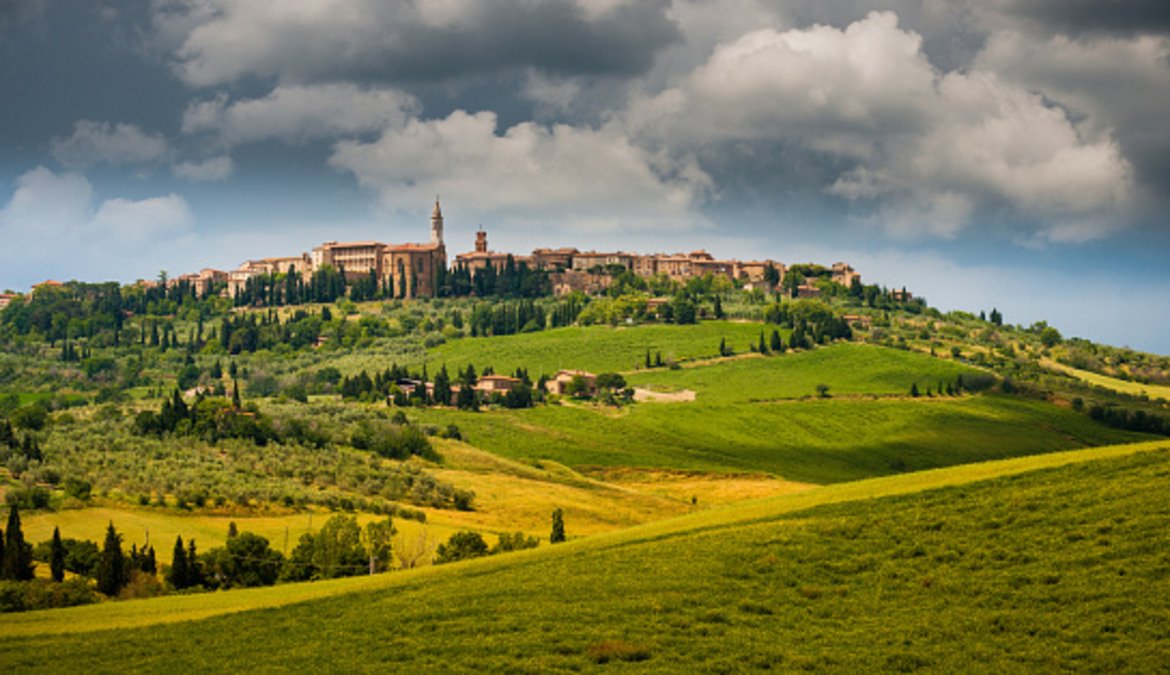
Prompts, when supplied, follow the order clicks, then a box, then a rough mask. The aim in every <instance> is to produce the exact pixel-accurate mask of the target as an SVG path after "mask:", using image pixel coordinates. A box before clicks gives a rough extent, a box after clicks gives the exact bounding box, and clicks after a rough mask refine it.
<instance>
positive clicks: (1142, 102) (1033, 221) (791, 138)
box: [0, 0, 1170, 354]
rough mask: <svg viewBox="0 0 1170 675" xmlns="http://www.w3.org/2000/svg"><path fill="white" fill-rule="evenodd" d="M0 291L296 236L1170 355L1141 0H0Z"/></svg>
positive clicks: (1169, 22)
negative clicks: (788, 290)
mask: <svg viewBox="0 0 1170 675" xmlns="http://www.w3.org/2000/svg"><path fill="white" fill-rule="evenodd" d="M0 101H2V103H0V289H2V288H10V289H15V290H24V289H27V288H28V287H29V286H30V285H31V284H33V283H36V282H38V281H41V280H43V279H45V278H56V279H62V280H64V279H71V278H77V279H83V280H89V281H96V280H107V279H117V280H120V281H133V280H134V279H136V278H152V277H155V276H157V274H158V272H159V270H164V269H165V270H167V271H168V272H169V273H171V274H172V275H174V274H178V273H182V272H187V271H194V270H197V269H199V268H201V267H204V266H213V267H218V268H223V269H230V268H233V267H235V266H236V265H238V264H239V263H240V262H242V261H243V260H245V259H248V258H252V257H260V256H269V255H289V254H295V253H299V252H301V251H306V250H309V249H311V248H312V247H313V246H314V245H316V244H318V243H320V242H321V241H324V240H328V239H340V240H347V239H369V238H373V239H379V240H382V241H389V242H404V241H423V240H425V239H426V237H427V215H428V214H429V212H430V207H431V203H432V200H433V199H434V197H435V195H436V194H440V195H442V200H443V206H444V214H445V216H446V219H447V244H448V249H449V251H451V252H452V253H455V252H460V251H464V250H468V249H470V248H471V247H472V241H473V237H474V234H473V233H474V231H475V229H476V228H477V227H479V226H480V225H482V226H483V227H484V228H486V229H487V230H488V232H489V237H490V241H491V244H492V247H493V248H495V249H498V250H512V251H515V252H527V251H529V250H531V249H532V248H533V247H535V246H560V245H572V246H577V247H579V248H586V249H587V248H599V249H604V248H620V249H624V250H634V251H640V252H654V251H675V250H691V249H694V248H699V247H706V248H707V249H708V250H710V251H712V252H713V253H714V254H716V255H717V256H720V257H740V258H761V257H772V258H776V259H779V260H781V261H783V262H785V263H792V262H803V261H810V260H811V261H816V262H822V263H831V262H834V261H836V260H848V261H850V262H852V263H853V264H854V266H855V267H857V268H858V270H859V271H860V272H861V273H862V275H863V279H864V280H865V281H867V282H874V283H881V284H884V285H887V286H891V287H901V286H907V287H909V288H910V289H912V290H914V291H916V292H918V293H920V294H922V295H925V296H926V297H927V298H928V300H929V301H930V302H931V303H932V304H934V305H936V306H939V307H940V308H942V309H965V310H969V311H975V312H977V311H979V310H981V309H985V310H990V309H991V308H992V307H993V306H994V307H998V308H999V309H1000V310H1001V311H1003V312H1004V314H1005V318H1006V319H1007V320H1008V321H1010V322H1012V323H1021V324H1025V325H1027V324H1030V323H1032V322H1034V321H1037V320H1041V319H1046V320H1048V321H1049V322H1050V323H1052V324H1054V325H1056V326H1057V327H1058V328H1060V329H1061V330H1062V331H1063V332H1064V333H1065V335H1078V336H1084V337H1089V338H1092V339H1096V340H1101V341H1105V342H1109V343H1112V344H1117V345H1129V346H1133V347H1136V348H1141V349H1146V350H1151V351H1156V352H1160V353H1163V354H1167V353H1170V217H1168V216H1167V213H1170V211H1168V207H1170V123H1168V122H1167V119H1168V117H1167V112H1166V111H1167V110H1168V109H1170V3H1167V2H1165V0H1138V1H1133V2H1125V1H1119V0H1115V1H1112V2H1102V1H1095V0H978V1H977V0H963V1H960V0H956V1H953V2H948V1H946V0H917V1H913V0H902V1H900V0H891V1H889V2H885V3H881V4H875V3H869V2H860V1H853V0H840V1H834V2H823V1H822V0H674V1H673V2H672V1H669V0H661V1H659V0H562V1H548V2H539V1H537V0H492V1H491V2H485V1H484V0H413V1H409V2H407V1H403V2H389V1H386V0H345V1H343V0H248V1H247V2H236V1H232V0H138V1H126V2H103V1H101V0H92V1H87V2H75V1H71V0H40V1H36V0H0Z"/></svg>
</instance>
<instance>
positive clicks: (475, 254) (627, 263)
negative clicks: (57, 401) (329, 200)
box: [143, 198, 860, 297]
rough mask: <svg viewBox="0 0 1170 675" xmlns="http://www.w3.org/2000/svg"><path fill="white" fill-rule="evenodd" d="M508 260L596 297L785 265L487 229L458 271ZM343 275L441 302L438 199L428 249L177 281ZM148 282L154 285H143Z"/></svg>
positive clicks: (356, 251) (316, 252)
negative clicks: (589, 246)
mask: <svg viewBox="0 0 1170 675" xmlns="http://www.w3.org/2000/svg"><path fill="white" fill-rule="evenodd" d="M509 259H510V260H511V261H512V263H513V264H514V265H516V266H520V265H525V266H527V267H528V269H531V270H545V271H548V272H549V273H550V278H551V281H552V285H553V291H554V293H555V294H556V295H565V294H567V293H572V292H574V291H581V292H586V293H595V292H599V291H602V290H604V289H605V288H606V287H608V286H609V283H610V282H611V280H612V278H613V277H612V272H613V271H614V270H615V269H617V268H619V267H620V268H624V269H626V270H629V271H630V272H633V273H634V274H637V275H639V276H643V277H651V276H656V275H665V276H666V277H668V278H670V279H673V280H677V281H685V280H687V279H690V278H692V277H701V276H704V275H707V274H713V275H723V276H726V277H727V278H729V279H731V280H733V281H738V282H740V283H742V284H743V285H744V286H745V287H749V288H751V287H763V286H764V285H765V283H766V277H767V270H768V268H769V267H771V268H774V269H775V270H776V272H777V275H778V278H783V276H784V272H785V266H784V265H783V264H782V263H780V262H778V261H775V260H750V261H741V260H717V259H715V257H714V256H712V255H711V254H710V253H707V252H706V251H703V250H698V251H691V252H690V253H670V254H668V253H654V254H649V255H640V254H637V253H626V252H623V251H617V252H598V251H580V250H578V249H576V248H556V249H551V248H538V249H535V250H533V251H532V254H531V255H514V254H511V253H504V252H497V251H492V250H490V249H489V248H488V241H487V232H485V231H483V230H482V229H480V230H479V231H478V232H477V233H476V237H475V250H473V251H468V252H467V253H460V254H458V255H456V256H455V261H454V265H453V267H452V269H465V270H467V271H468V272H470V273H471V275H472V276H474V275H476V274H479V273H481V272H483V271H484V270H486V269H488V268H489V267H491V268H493V269H494V270H495V271H497V272H499V271H501V270H503V269H504V268H505V266H506V265H507V264H508V261H509ZM326 265H328V266H332V267H333V268H335V269H339V270H344V272H345V276H346V277H347V279H349V280H351V281H352V280H355V279H360V278H368V277H371V276H373V277H374V278H375V279H376V280H377V281H378V283H379V284H382V285H384V286H385V287H386V288H394V289H404V292H403V293H401V295H403V296H404V297H434V296H435V294H436V291H437V287H438V279H439V271H440V270H445V269H447V249H446V246H445V244H444V243H443V212H442V209H441V208H440V206H439V200H438V199H437V198H436V199H435V208H434V210H433V211H432V212H431V238H430V242H428V243H425V244H421V243H413V244H385V243H382V242H377V241H356V242H343V243H339V242H336V241H328V242H325V243H323V244H321V245H320V246H317V247H315V248H314V249H313V250H312V252H311V253H302V254H300V255H299V256H289V257H277V258H262V259H259V260H249V261H247V262H245V263H243V264H242V265H240V266H239V267H238V268H236V269H235V270H232V271H230V272H223V271H220V270H214V269H204V270H202V271H200V272H198V273H194V274H185V275H182V276H180V277H177V278H175V279H172V280H171V282H172V283H182V282H186V283H188V284H190V285H191V286H192V287H193V288H194V289H195V292H196V293H203V292H204V291H205V290H206V289H209V288H213V287H214V286H215V285H216V284H224V283H226V289H225V291H224V292H225V293H226V294H227V295H228V296H229V297H233V296H235V295H236V294H238V293H239V292H240V291H241V290H242V289H243V288H244V287H245V286H246V284H247V283H248V280H249V279H251V278H253V277H256V276H259V275H271V274H286V273H290V272H291V273H294V274H299V275H302V276H303V277H306V278H307V277H309V276H310V275H312V274H313V273H314V272H315V271H317V270H319V269H321V268H323V267H324V266H326ZM832 274H833V281H835V282H837V283H839V284H842V285H844V286H849V285H851V284H852V283H853V280H854V279H860V275H859V274H858V273H857V272H856V271H854V269H853V268H852V267H850V266H849V265H848V264H846V263H836V264H834V265H833V267H832ZM143 283H147V282H143ZM801 291H802V293H801V294H802V295H815V294H816V293H817V292H818V291H817V289H816V288H815V287H812V286H809V287H807V288H802V289H801Z"/></svg>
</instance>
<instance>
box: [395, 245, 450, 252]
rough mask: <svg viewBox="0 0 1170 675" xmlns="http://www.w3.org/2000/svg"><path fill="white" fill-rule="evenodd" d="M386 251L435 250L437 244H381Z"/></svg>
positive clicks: (437, 246)
mask: <svg viewBox="0 0 1170 675" xmlns="http://www.w3.org/2000/svg"><path fill="white" fill-rule="evenodd" d="M382 247H383V249H385V250H387V251H435V250H438V248H439V244H382Z"/></svg>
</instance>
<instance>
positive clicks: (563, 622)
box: [0, 442, 1170, 672]
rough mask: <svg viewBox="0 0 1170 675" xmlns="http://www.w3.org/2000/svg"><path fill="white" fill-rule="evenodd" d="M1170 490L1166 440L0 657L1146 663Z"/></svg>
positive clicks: (27, 623)
mask: <svg viewBox="0 0 1170 675" xmlns="http://www.w3.org/2000/svg"><path fill="white" fill-rule="evenodd" d="M1168 477H1170V444H1168V443H1166V442H1160V443H1146V444H1141V445H1136V446H1122V447H1105V448H1093V449H1089V450H1082V451H1075V452H1068V453H1057V454H1049V455H1041V456H1036V457H1028V458H1017V459H1012V460H1005V461H999V462H989V463H982V464H975V465H968V466H962V467H953V468H949V469H940V470H935V471H926V472H921V473H917V474H913V475H904V476H892V477H886V478H879V479H873V480H867V481H861V482H856V483H847V484H840V485H833V486H826V487H823V488H819V489H817V490H814V491H812V492H807V493H803V494H799V495H791V496H785V497H776V498H770V499H766V500H761V501H758V502H752V503H749V504H742V505H735V506H730V507H725V508H720V509H712V510H709V511H705V512H702V513H698V514H693V515H691V516H686V517H681V518H676V519H671V520H667V521H662V522H659V523H652V524H649V525H645V526H640V527H636V528H631V529H629V530H625V531H622V532H617V533H613V534H609V535H599V536H597V537H591V538H589V539H585V540H580V541H576V542H570V543H568V544H565V545H561V546H555V547H545V548H542V549H539V550H536V551H530V552H523V553H518V554H511V555H508V556H500V557H496V558H492V559H484V560H480V561H474V562H471V563H464V564H458V565H454V566H449V567H445V568H444V567H437V568H430V569H426V570H419V571H415V572H410V573H400V574H390V575H382V576H379V577H370V578H361V579H349V580H340V581H335V582H323V583H316V584H301V585H293V586H284V587H276V588H270V589H259V590H256V591H240V592H231V593H218V594H206V595H202V596H186V597H169V598H162V599H156V600H149V601H133V602H124V603H118V604H113V605H105V606H90V607H80V608H72V609H68V610H56V611H50V612H36V613H30V614H24V615H12V616H5V617H0V635H4V636H5V637H4V638H3V639H2V640H0V664H4V665H5V667H7V668H8V669H9V670H11V671H21V672H23V671H58V672H59V671H61V670H66V671H69V670H77V669H80V668H83V667H84V668H86V669H93V670H97V671H110V670H119V671H124V670H136V671H146V670H153V671H157V670H160V669H166V670H173V669H180V670H196V669H199V670H204V669H212V670H227V669H233V670H235V669H239V668H240V667H241V664H247V665H248V667H260V668H263V669H297V670H304V669H330V670H362V671H366V670H379V671H385V670H388V669H410V670H416V671H417V670H445V671H469V670H480V671H482V670H579V669H581V668H585V667H590V666H595V665H597V664H599V663H603V662H606V661H620V660H628V661H632V662H633V663H629V664H627V665H629V666H631V667H636V668H641V669H649V670H741V669H744V668H783V669H786V670H793V669H806V668H817V669H833V670H841V671H859V670H864V671H872V670H892V671H905V670H915V669H920V668H930V669H935V670H944V671H956V670H959V671H969V670H980V671H1002V670H1010V671H1025V670H1026V671H1035V670H1067V669H1075V670H1128V671H1138V672H1150V671H1156V670H1161V669H1163V668H1164V667H1165V661H1164V656H1165V654H1166V652H1167V649H1168V648H1170V628H1167V626H1170V607H1168V606H1167V605H1166V603H1165V602H1164V598H1165V597H1167V594H1168V593H1170V558H1168V557H1167V555H1166V551H1165V547H1164V546H1163V545H1162V542H1163V540H1164V537H1163V536H1162V535H1163V533H1164V532H1165V531H1166V529H1167V527H1170V506H1168V505H1167V504H1166V503H1165V501H1164V500H1159V499H1156V498H1153V497H1152V496H1151V495H1154V494H1157V493H1158V492H1159V491H1161V490H1162V489H1163V488H1164V486H1165V484H1166V480H1167V478H1168ZM859 500H862V501H859ZM303 600H313V601H311V602H304V603H303V604H294V605H291V606H287V607H279V606H280V605H286V604H288V603H293V602H300V601H303ZM258 608H268V609H259V611H244V612H242V613H236V614H230V615H227V616H215V617H214V618H208V617H213V616H214V615H216V614H223V613H225V612H238V611H240V610H247V609H254V610H255V609H258ZM200 619H203V620H202V621H199V620H200ZM192 620H194V621H197V622H196V623H181V624H173V623H172V622H178V621H192ZM153 624H168V625H153ZM135 627H137V628H135ZM103 629H118V630H103ZM76 631H101V632H94V633H84V634H68V633H74V632H76ZM228 636H230V638H229V637H228Z"/></svg>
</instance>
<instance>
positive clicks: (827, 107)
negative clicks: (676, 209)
mask: <svg viewBox="0 0 1170 675" xmlns="http://www.w3.org/2000/svg"><path fill="white" fill-rule="evenodd" d="M623 124H624V125H625V127H626V128H627V129H628V130H629V131H630V133H631V134H632V135H633V136H634V137H635V138H638V139H640V140H641V141H643V142H646V143H649V144H651V145H652V146H653V147H660V148H666V149H668V150H670V151H671V152H675V153H679V152H680V151H681V152H682V154H683V156H686V154H687V153H691V152H700V153H707V154H710V153H711V152H719V151H721V150H724V149H726V148H727V147H729V146H731V145H732V144H734V143H736V142H775V143H781V144H786V145H791V146H795V147H800V148H803V149H806V150H809V151H812V152H817V153H823V154H826V155H829V156H832V157H834V158H836V159H837V160H838V161H840V160H844V161H849V162H852V163H854V168H853V169H851V170H849V171H847V172H845V173H843V174H841V175H840V176H839V177H838V179H837V180H836V182H835V183H833V184H831V185H828V186H826V191H827V192H828V193H829V194H833V195H837V196H840V197H843V198H846V199H848V200H850V201H853V202H855V203H857V204H858V206H859V207H860V209H861V212H862V213H864V214H865V217H866V218H868V219H871V220H874V221H876V222H880V223H881V224H883V225H884V226H885V227H886V228H887V229H888V230H889V231H890V232H892V233H894V234H898V235H904V236H918V235H923V234H926V235H931V236H942V237H953V236H956V235H957V234H958V233H960V232H961V231H962V230H963V229H964V228H966V227H968V226H969V225H970V223H971V222H972V221H973V220H975V219H976V217H977V216H979V215H984V214H988V213H1001V214H1002V213H1003V212H1005V210H1006V213H1007V214H1008V216H1007V218H1008V219H1011V220H1023V221H1025V222H1030V223H1032V224H1033V227H1035V228H1037V229H1038V230H1039V236H1040V237H1041V238H1043V239H1045V240H1049V241H1084V240H1088V239H1092V238H1098V237H1101V236H1104V235H1106V234H1109V233H1110V232H1111V230H1112V228H1115V227H1117V224H1118V223H1123V222H1124V218H1109V217H1106V216H1107V215H1117V214H1120V213H1124V211H1125V209H1126V204H1127V202H1128V200H1129V198H1130V196H1131V193H1132V169H1131V167H1130V165H1129V163H1128V162H1127V160H1126V159H1125V157H1124V156H1123V155H1122V153H1121V151H1120V149H1119V148H1118V145H1117V143H1116V142H1115V141H1114V140H1113V138H1112V137H1111V136H1110V135H1109V134H1108V133H1104V132H1097V133H1093V132H1091V131H1089V132H1084V131H1082V130H1081V129H1079V128H1078V127H1077V126H1076V125H1075V124H1074V123H1073V122H1072V121H1071V120H1070V119H1069V118H1068V116H1067V115H1066V114H1065V112H1064V110H1062V109H1061V108H1058V107H1054V106H1051V105H1049V104H1048V103H1047V102H1046V101H1045V100H1044V98H1043V97H1042V96H1041V95H1040V94H1036V93H1033V92H1030V91H1028V90H1026V89H1025V88H1023V87H1020V86H1018V85H1014V84H1011V83H1007V82H1004V81H1002V80H1001V79H1000V78H998V77H997V76H996V75H995V74H993V73H990V72H987V71H981V70H977V71H973V72H966V73H960V72H951V73H946V74H942V73H939V72H938V71H937V70H936V69H935V68H934V67H933V66H932V65H931V64H930V62H929V61H928V60H927V58H926V56H925V55H924V54H923V52H922V39H921V37H920V36H918V35H917V34H915V33H913V32H911V31H906V30H902V29H900V28H899V27H898V20H897V17H896V16H895V15H894V14H892V13H889V12H872V13H870V14H869V15H868V16H867V17H866V18H865V19H863V20H860V21H857V22H854V23H852V24H850V25H849V26H847V27H846V28H844V29H838V28H833V27H829V26H819V25H817V26H812V27H809V28H806V29H795V30H788V31H783V32H781V31H777V30H774V29H764V30H757V31H753V32H750V33H747V34H746V35H743V36H742V37H740V38H738V39H736V40H734V41H731V42H728V43H724V44H721V45H719V46H718V47H716V48H715V49H714V51H713V52H712V54H711V56H710V58H709V59H708V60H707V62H706V63H704V64H703V65H702V66H700V67H698V68H697V69H695V70H694V71H693V72H692V73H691V74H690V75H689V76H688V77H687V78H686V79H685V81H684V82H683V83H682V84H681V85H680V86H677V87H673V88H670V89H667V90H665V91H663V92H661V93H659V94H657V95H653V96H643V97H636V98H635V99H634V100H633V101H632V103H631V106H630V108H629V111H628V112H627V113H626V114H625V116H624V117H623Z"/></svg>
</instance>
